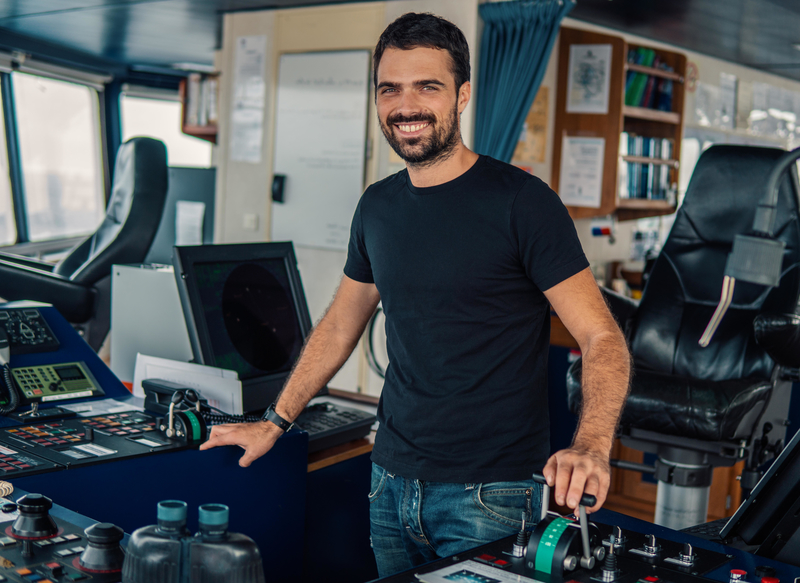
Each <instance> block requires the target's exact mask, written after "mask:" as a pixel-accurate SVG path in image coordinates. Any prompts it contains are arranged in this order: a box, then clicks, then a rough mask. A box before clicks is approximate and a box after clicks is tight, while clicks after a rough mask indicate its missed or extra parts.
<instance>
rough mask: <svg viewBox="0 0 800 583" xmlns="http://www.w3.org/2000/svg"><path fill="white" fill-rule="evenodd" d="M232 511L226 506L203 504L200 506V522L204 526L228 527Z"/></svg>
mask: <svg viewBox="0 0 800 583" xmlns="http://www.w3.org/2000/svg"><path fill="white" fill-rule="evenodd" d="M229 514H230V510H229V509H228V507H227V506H225V505H224V504H203V505H202V506H200V516H199V522H200V524H201V525H202V526H216V527H220V526H221V527H223V528H227V527H228V516H229Z"/></svg>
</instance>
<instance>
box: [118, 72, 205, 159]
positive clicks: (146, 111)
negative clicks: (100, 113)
mask: <svg viewBox="0 0 800 583" xmlns="http://www.w3.org/2000/svg"><path fill="white" fill-rule="evenodd" d="M144 91H146V88H142V89H138V88H137V89H135V90H125V91H124V92H123V94H122V96H121V98H120V117H121V118H122V141H125V140H127V139H129V138H132V137H134V136H150V137H152V138H157V139H159V140H161V141H163V142H164V144H165V145H166V146H167V156H168V160H169V165H170V166H193V167H202V168H208V167H210V166H211V151H212V148H213V146H212V144H211V142H207V141H205V140H201V139H199V138H193V137H191V136H187V135H186V134H184V133H182V132H181V104H180V102H179V101H178V95H177V93H175V94H173V95H171V96H169V98H166V99H165V98H164V96H162V95H160V93H161V92H159V95H156V94H153V95H147V94H146V93H143V92H144Z"/></svg>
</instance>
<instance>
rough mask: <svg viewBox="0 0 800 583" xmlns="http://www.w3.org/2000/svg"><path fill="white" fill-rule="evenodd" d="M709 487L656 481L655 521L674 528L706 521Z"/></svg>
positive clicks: (679, 528)
mask: <svg viewBox="0 0 800 583" xmlns="http://www.w3.org/2000/svg"><path fill="white" fill-rule="evenodd" d="M709 490H710V487H708V486H705V487H687V486H676V485H675V484H667V483H666V482H659V483H658V490H657V493H656V516H655V523H656V524H660V525H661V526H666V527H668V528H672V529H675V530H681V529H683V528H686V527H687V526H693V525H695V524H701V523H704V522H706V518H707V516H708V494H709Z"/></svg>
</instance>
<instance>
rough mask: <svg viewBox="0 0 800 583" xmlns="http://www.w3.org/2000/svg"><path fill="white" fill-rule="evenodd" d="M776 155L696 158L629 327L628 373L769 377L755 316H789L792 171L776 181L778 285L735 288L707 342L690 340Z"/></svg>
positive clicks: (797, 227)
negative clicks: (631, 366)
mask: <svg viewBox="0 0 800 583" xmlns="http://www.w3.org/2000/svg"><path fill="white" fill-rule="evenodd" d="M784 153H785V152H784V151H783V150H779V149H774V148H759V147H750V146H730V145H720V146H712V147H711V148H709V149H708V150H706V151H705V152H704V153H703V154H702V156H701V157H700V159H699V160H698V162H697V166H696V167H695V170H694V173H693V174H692V179H691V181H690V183H689V187H688V189H687V191H686V196H685V198H684V201H683V204H682V205H681V207H680V209H679V210H678V213H677V215H676V217H675V223H674V225H673V227H672V230H671V231H670V234H669V236H668V238H667V241H666V243H665V244H664V248H663V249H662V251H661V254H660V255H659V257H658V259H657V260H656V263H655V265H654V266H653V270H652V272H651V274H650V278H649V280H648V282H647V285H646V287H645V289H644V292H643V294H642V300H641V303H640V304H639V309H638V310H637V311H636V315H635V317H634V320H633V322H632V326H631V329H630V334H629V336H630V340H631V351H632V353H633V359H634V362H635V364H636V368H644V369H648V370H654V371H658V372H663V373H666V374H672V375H677V376H683V377H690V378H697V379H706V380H714V381H720V380H727V379H732V378H749V377H759V378H769V376H770V373H771V370H772V368H773V362H772V359H771V358H770V357H769V356H768V355H767V354H766V353H765V352H764V350H763V349H762V348H760V347H759V346H758V345H757V344H756V342H755V337H754V333H753V319H754V318H755V317H756V316H757V315H758V314H760V313H763V312H793V311H794V310H795V307H796V305H797V300H798V293H799V291H800V222H798V199H797V196H798V192H797V190H798V181H797V173H796V169H795V168H794V167H792V169H791V171H789V172H786V173H785V174H784V177H783V179H782V181H781V183H780V195H779V201H778V211H777V216H776V219H775V225H774V230H773V234H774V235H775V236H776V237H777V238H778V239H780V240H781V241H783V242H784V243H785V244H786V250H785V252H784V258H783V270H782V277H781V281H780V284H779V286H778V287H776V288H766V287H764V286H758V285H754V284H748V283H743V282H737V283H736V287H735V289H734V296H733V303H732V304H731V306H730V308H729V309H728V312H727V313H726V315H725V317H724V319H723V320H722V323H721V324H720V327H719V328H718V330H717V332H716V334H715V336H714V338H713V339H712V341H711V344H710V345H709V346H708V347H707V348H701V347H700V346H699V345H698V343H697V341H698V340H699V338H700V336H701V335H702V333H703V330H704V329H705V327H706V325H707V324H708V321H709V320H710V319H711V316H712V314H713V313H714V310H715V309H716V306H717V303H718V302H719V299H720V292H721V290H722V279H723V275H724V271H725V263H726V261H727V258H728V254H729V253H730V251H731V248H732V245H733V240H734V237H735V236H736V235H737V234H744V233H748V232H749V231H751V229H752V224H753V218H754V215H755V211H756V207H757V205H758V202H759V201H760V200H761V198H762V196H763V194H764V191H765V188H766V184H767V178H768V176H769V174H770V172H771V170H772V168H773V167H774V165H775V162H776V161H777V159H778V158H780V156H781V155H782V154H784Z"/></svg>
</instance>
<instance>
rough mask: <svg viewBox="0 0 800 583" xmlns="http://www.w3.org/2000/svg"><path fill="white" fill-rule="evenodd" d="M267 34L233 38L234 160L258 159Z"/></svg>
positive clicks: (261, 133)
mask: <svg viewBox="0 0 800 583" xmlns="http://www.w3.org/2000/svg"><path fill="white" fill-rule="evenodd" d="M266 53H267V37H266V36H264V35H256V36H241V37H239V38H237V39H236V54H235V57H234V58H235V61H234V71H233V107H232V108H231V139H230V144H229V146H230V159H231V160H232V161H233V162H251V163H253V164H259V163H260V162H261V142H262V140H263V136H264V99H265V96H266V83H265V80H264V67H265V59H266Z"/></svg>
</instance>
